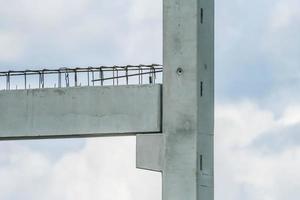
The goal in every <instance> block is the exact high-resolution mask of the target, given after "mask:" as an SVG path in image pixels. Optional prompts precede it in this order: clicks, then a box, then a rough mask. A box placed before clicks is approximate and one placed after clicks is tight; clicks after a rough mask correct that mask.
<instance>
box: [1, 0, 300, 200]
mask: <svg viewBox="0 0 300 200" xmlns="http://www.w3.org/2000/svg"><path fill="white" fill-rule="evenodd" d="M0 5H1V6H0V69H1V70H7V69H25V68H43V67H45V66H47V67H49V68H51V67H53V68H56V67H63V66H88V65H113V64H139V63H146V64H147V63H161V62H162V2H161V0H115V1H108V0H39V1H38V0H10V1H7V0H0ZM299 32H300V1H299V0H252V1H246V0H216V34H215V38H216V50H215V52H216V66H215V67H216V131H215V134H216V136H215V143H216V147H215V170H216V172H215V186H216V190H215V194H216V195H215V196H216V198H215V199H216V200H286V199H289V200H298V199H299V196H300V182H299V180H300V172H299V170H298V169H299V168H300V132H299V129H300V103H299V102H300V95H299V88H300V37H299V36H298V35H299ZM0 199H1V200H19V199H22V200H48V199H49V200H50V199H51V200H53V199H57V200H82V199H89V200H96V199H97V200H99V199H101V200H140V199H145V200H155V199H157V200H161V176H160V174H159V173H154V172H147V171H142V170H137V169H135V138H134V137H128V138H100V139H99V138H98V139H76V140H75V139H70V140H50V141H49V140H43V141H34V142H33V141H18V142H12V141H10V142H0Z"/></svg>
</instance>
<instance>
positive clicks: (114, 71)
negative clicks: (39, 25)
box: [0, 64, 163, 90]
mask: <svg viewBox="0 0 300 200" xmlns="http://www.w3.org/2000/svg"><path fill="white" fill-rule="evenodd" d="M162 72H163V66H162V65H159V64H151V65H126V66H100V67H76V68H66V67H64V68H59V69H41V70H20V71H12V70H10V71H0V90H20V89H25V90H27V89H36V88H62V87H82V86H105V85H130V84H155V83H161V82H162Z"/></svg>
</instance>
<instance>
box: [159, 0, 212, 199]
mask: <svg viewBox="0 0 300 200" xmlns="http://www.w3.org/2000/svg"><path fill="white" fill-rule="evenodd" d="M163 9H164V15H163V20H164V42H163V46H164V47H163V48H164V50H163V52H164V57H163V59H164V61H163V62H164V85H163V133H164V138H163V139H164V163H163V200H213V198H214V197H213V126H214V124H213V121H214V115H213V113H214V111H213V110H214V0H163Z"/></svg>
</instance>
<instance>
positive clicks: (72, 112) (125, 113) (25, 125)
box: [0, 85, 161, 140]
mask: <svg viewBox="0 0 300 200" xmlns="http://www.w3.org/2000/svg"><path fill="white" fill-rule="evenodd" d="M158 132H161V85H136V86H107V87H106V86H105V87H78V88H63V89H37V90H19V91H1V92H0V140H8V139H40V138H64V137H90V136H113V135H116V136H119V135H130V134H137V133H139V134H140V133H158Z"/></svg>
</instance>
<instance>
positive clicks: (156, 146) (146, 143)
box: [136, 134, 164, 172]
mask: <svg viewBox="0 0 300 200" xmlns="http://www.w3.org/2000/svg"><path fill="white" fill-rule="evenodd" d="M163 157H164V156H163V135H162V134H143V135H139V134H138V135H137V136H136V167H137V168H139V169H145V170H151V171H158V172H162V169H163V166H162V165H163Z"/></svg>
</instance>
